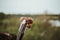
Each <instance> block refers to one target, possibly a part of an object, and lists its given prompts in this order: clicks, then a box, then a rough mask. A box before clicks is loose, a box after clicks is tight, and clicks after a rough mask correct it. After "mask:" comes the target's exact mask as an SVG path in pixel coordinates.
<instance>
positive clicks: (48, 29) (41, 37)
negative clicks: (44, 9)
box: [0, 13, 60, 40]
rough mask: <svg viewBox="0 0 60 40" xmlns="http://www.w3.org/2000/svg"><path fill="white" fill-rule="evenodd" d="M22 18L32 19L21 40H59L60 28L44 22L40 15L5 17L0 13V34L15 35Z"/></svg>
mask: <svg viewBox="0 0 60 40" xmlns="http://www.w3.org/2000/svg"><path fill="white" fill-rule="evenodd" d="M22 16H26V17H32V18H33V19H34V22H33V24H32V26H31V28H30V29H27V31H26V32H25V35H24V37H23V40H56V39H57V40H60V38H59V37H60V36H59V35H60V28H57V27H53V26H52V25H51V24H50V23H49V22H48V21H44V19H47V17H45V16H44V18H43V17H42V18H40V17H39V16H40V15H10V14H8V15H5V14H4V13H0V21H1V22H0V32H9V33H13V34H16V35H17V33H18V27H19V26H20V21H19V18H20V17H22ZM55 38H56V39H55Z"/></svg>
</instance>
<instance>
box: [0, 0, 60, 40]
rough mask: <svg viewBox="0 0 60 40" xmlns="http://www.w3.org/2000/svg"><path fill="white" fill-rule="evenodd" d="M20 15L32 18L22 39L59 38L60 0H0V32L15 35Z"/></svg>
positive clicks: (48, 39) (54, 39) (56, 39)
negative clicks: (31, 22) (29, 26)
mask: <svg viewBox="0 0 60 40" xmlns="http://www.w3.org/2000/svg"><path fill="white" fill-rule="evenodd" d="M20 17H32V18H33V19H34V21H33V24H32V26H31V28H30V29H28V30H27V31H26V32H25V35H24V37H23V40H60V0H0V32H8V33H12V34H16V35H17V33H18V27H19V26H20V21H19V19H20Z"/></svg>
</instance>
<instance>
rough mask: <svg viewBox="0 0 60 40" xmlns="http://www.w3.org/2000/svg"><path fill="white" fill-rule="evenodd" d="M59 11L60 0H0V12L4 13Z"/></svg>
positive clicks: (55, 12)
mask: <svg viewBox="0 0 60 40" xmlns="http://www.w3.org/2000/svg"><path fill="white" fill-rule="evenodd" d="M45 10H47V11H48V13H53V14H59V13H60V0H0V12H4V13H6V14H9V13H13V14H17V13H18V14H20V13H22V14H25V13H28V14H30V13H31V14H37V13H38V14H41V13H44V11H45Z"/></svg>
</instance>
